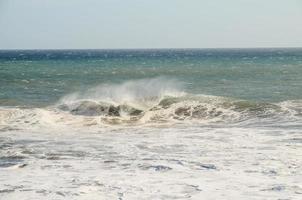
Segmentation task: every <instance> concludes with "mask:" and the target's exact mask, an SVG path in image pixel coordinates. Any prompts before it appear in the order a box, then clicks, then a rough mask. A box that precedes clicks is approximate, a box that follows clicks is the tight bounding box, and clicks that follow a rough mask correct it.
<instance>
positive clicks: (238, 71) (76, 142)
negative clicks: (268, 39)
mask: <svg viewBox="0 0 302 200" xmlns="http://www.w3.org/2000/svg"><path fill="white" fill-rule="evenodd" d="M301 77H302V50H300V49H245V50H242V49H241V50H240V49H229V50H227V49H225V50H219V49H213V50H81V51H71V50H64V51H0V199H300V198H302V185H301V180H302V169H301V166H302V137H301V134H302V89H301V88H302V78H301Z"/></svg>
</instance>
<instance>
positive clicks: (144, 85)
mask: <svg viewBox="0 0 302 200" xmlns="http://www.w3.org/2000/svg"><path fill="white" fill-rule="evenodd" d="M183 91H184V86H183V84H182V83H181V82H180V81H177V80H175V79H168V78H166V77H158V78H151V79H139V80H130V81H125V82H123V83H120V84H101V85H99V86H96V87H93V88H90V89H88V90H85V91H79V92H75V93H72V94H69V95H66V96H65V97H63V98H62V99H61V100H60V101H59V104H69V105H70V104H74V103H76V102H81V101H90V102H103V103H108V104H112V105H122V104H127V105H130V106H133V107H137V108H141V109H146V108H148V107H152V106H154V105H156V104H157V103H158V102H159V101H160V100H161V99H162V98H164V97H167V96H173V97H176V96H182V95H184V94H185V93H184V92H183Z"/></svg>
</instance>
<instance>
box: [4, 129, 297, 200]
mask: <svg viewBox="0 0 302 200" xmlns="http://www.w3.org/2000/svg"><path fill="white" fill-rule="evenodd" d="M301 132H302V131H301V128H299V127H298V128H295V127H293V128H291V129H289V128H288V127H287V128H286V129H284V130H283V129H282V128H280V127H279V128H272V127H258V128H255V127H250V128H249V127H240V126H238V127H234V126H228V127H227V126H210V125H208V126H185V125H174V127H169V126H166V127H151V126H150V127H142V126H141V127H139V126H137V127H115V128H108V129H107V128H102V129H101V128H100V129H91V128H89V127H87V129H73V130H72V129H64V128H63V129H61V130H60V129H53V130H51V129H48V130H47V129H39V130H38V129H37V130H27V131H24V130H23V131H22V130H8V129H6V130H2V132H1V140H0V141H1V144H0V152H1V153H0V156H1V157H0V186H1V187H0V197H1V199H11V200H14V199H300V198H301V197H302V184H301V183H302V182H301V180H302V160H301V157H302V151H301V147H302V142H301V141H302V138H301Z"/></svg>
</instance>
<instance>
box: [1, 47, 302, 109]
mask: <svg viewBox="0 0 302 200" xmlns="http://www.w3.org/2000/svg"><path fill="white" fill-rule="evenodd" d="M159 76H164V77H166V78H167V79H176V80H178V81H179V82H182V84H183V86H184V90H185V91H186V92H188V93H193V94H208V95H215V96H225V97H234V98H240V99H245V100H253V101H261V102H280V101H285V100H294V99H302V89H301V88H302V78H301V77H302V50H301V49H208V50H206V49H205V50H77V51H75V50H62V51H1V52H0V91H1V93H0V105H13V106H15V105H30V106H35V105H39V106H45V105H51V104H53V103H55V102H56V101H58V100H59V99H60V98H62V97H63V96H64V95H66V94H68V93H72V92H77V91H80V90H81V91H83V90H87V89H89V88H92V87H95V86H97V85H100V84H104V83H106V84H109V83H121V82H123V81H128V80H136V79H143V78H154V77H159Z"/></svg>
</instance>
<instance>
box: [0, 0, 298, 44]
mask: <svg viewBox="0 0 302 200" xmlns="http://www.w3.org/2000/svg"><path fill="white" fill-rule="evenodd" d="M250 47H252V48H257V47H302V1H301V0H0V49H116V48H117V49H124V48H127V49H128V48H250Z"/></svg>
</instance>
